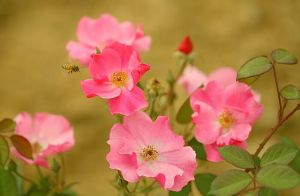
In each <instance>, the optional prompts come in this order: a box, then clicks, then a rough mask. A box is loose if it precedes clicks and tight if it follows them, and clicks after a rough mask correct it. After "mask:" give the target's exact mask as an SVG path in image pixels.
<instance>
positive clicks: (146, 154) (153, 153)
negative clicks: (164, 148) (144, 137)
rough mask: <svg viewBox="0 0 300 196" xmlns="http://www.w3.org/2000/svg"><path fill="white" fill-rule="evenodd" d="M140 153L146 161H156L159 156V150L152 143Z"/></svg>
mask: <svg viewBox="0 0 300 196" xmlns="http://www.w3.org/2000/svg"><path fill="white" fill-rule="evenodd" d="M140 155H141V157H143V159H144V160H145V161H154V160H155V159H156V158H157V157H158V152H157V150H155V148H154V147H153V146H152V145H150V146H147V147H145V148H144V149H143V151H142V152H141V154H140Z"/></svg>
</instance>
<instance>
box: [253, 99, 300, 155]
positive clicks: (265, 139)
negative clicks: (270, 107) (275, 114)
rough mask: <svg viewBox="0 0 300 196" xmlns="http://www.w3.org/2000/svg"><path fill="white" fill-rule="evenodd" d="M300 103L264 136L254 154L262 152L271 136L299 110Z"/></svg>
mask: <svg viewBox="0 0 300 196" xmlns="http://www.w3.org/2000/svg"><path fill="white" fill-rule="evenodd" d="M299 107H300V103H299V104H298V105H297V106H296V107H295V108H294V109H293V110H292V111H291V112H290V113H289V114H287V115H286V116H285V117H284V118H282V119H281V120H280V121H278V122H277V124H276V125H275V126H274V127H273V128H272V129H271V130H270V131H269V133H268V134H267V136H266V137H265V138H264V140H263V141H262V142H261V144H260V145H259V147H258V148H257V150H256V152H255V153H254V156H258V154H259V153H260V152H261V150H262V149H263V148H264V146H265V145H266V143H267V142H268V141H269V140H270V139H271V137H272V136H273V135H274V133H275V132H276V131H277V130H278V129H279V128H280V127H281V126H282V125H283V124H284V123H285V122H286V121H287V120H288V119H289V118H290V117H291V116H292V115H293V114H294V113H295V112H296V111H297V110H299Z"/></svg>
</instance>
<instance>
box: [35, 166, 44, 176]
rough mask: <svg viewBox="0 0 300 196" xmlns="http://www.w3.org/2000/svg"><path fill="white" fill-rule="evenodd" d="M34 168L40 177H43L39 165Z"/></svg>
mask: <svg viewBox="0 0 300 196" xmlns="http://www.w3.org/2000/svg"><path fill="white" fill-rule="evenodd" d="M35 168H36V171H37V172H38V174H39V176H40V178H43V177H44V174H43V172H42V170H41V168H40V167H39V166H37V165H36V166H35Z"/></svg>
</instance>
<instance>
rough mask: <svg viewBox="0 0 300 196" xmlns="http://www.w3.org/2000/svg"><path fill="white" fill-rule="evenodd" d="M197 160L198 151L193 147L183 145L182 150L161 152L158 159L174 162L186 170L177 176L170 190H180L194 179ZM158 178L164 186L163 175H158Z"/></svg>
mask: <svg viewBox="0 0 300 196" xmlns="http://www.w3.org/2000/svg"><path fill="white" fill-rule="evenodd" d="M195 160H196V153H195V152H194V150H193V149H192V148H191V147H183V148H180V150H175V151H170V152H165V153H161V154H160V156H159V160H158V161H160V162H166V163H169V164H174V165H176V166H178V167H179V168H181V169H182V170H183V171H184V172H183V174H182V175H177V176H175V179H174V184H173V186H172V187H170V188H168V190H172V191H180V190H181V189H182V187H184V186H185V185H187V183H188V182H189V181H191V180H194V171H195V170H196V168H197V163H196V161H195ZM156 179H157V180H158V182H159V183H160V184H161V185H162V186H163V185H164V184H165V177H164V176H163V175H159V176H157V177H156Z"/></svg>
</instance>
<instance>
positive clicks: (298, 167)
mask: <svg viewBox="0 0 300 196" xmlns="http://www.w3.org/2000/svg"><path fill="white" fill-rule="evenodd" d="M289 165H290V167H291V168H293V169H294V170H295V171H297V172H298V173H300V151H298V153H297V155H296V157H295V158H294V160H293V161H292V162H291V163H290V164H289Z"/></svg>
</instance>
